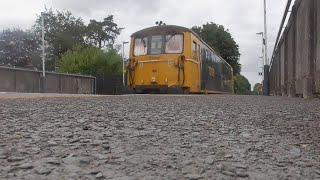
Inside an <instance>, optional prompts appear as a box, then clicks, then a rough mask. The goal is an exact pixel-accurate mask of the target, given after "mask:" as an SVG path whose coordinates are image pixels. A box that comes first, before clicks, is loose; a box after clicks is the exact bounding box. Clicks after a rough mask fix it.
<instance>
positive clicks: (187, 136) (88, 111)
mask: <svg viewBox="0 0 320 180" xmlns="http://www.w3.org/2000/svg"><path fill="white" fill-rule="evenodd" d="M0 121H1V123H0V130H1V131H0V179H118V180H134V179H152V180H157V179H190V180H197V179H320V101H319V100H318V99H315V100H303V99H289V98H280V97H262V96H261V97H259V96H227V95H215V96H204V95H203V96H199V95H194V96H170V95H168V96H167V95H129V96H103V97H96V96H95V97H88V96H87V97H69V98H67V97H60V98H59V97H55V98H49V97H45V98H27V99H19V98H15V99H10V98H5V99H4V98H2V99H1V98H0Z"/></svg>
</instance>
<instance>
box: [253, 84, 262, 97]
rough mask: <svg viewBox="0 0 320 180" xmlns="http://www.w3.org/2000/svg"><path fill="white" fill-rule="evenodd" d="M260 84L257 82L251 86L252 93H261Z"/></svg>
mask: <svg viewBox="0 0 320 180" xmlns="http://www.w3.org/2000/svg"><path fill="white" fill-rule="evenodd" d="M262 89H263V88H262V84H260V83H257V84H255V85H254V87H253V94H254V95H262V93H263V91H262Z"/></svg>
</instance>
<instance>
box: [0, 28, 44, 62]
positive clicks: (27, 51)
mask: <svg viewBox="0 0 320 180" xmlns="http://www.w3.org/2000/svg"><path fill="white" fill-rule="evenodd" d="M39 52H40V46H39V41H38V40H37V38H36V36H35V34H34V33H33V32H30V31H23V30H21V29H5V30H3V31H2V32H0V65H9V66H20V67H25V66H27V65H31V64H32V63H34V64H36V65H38V66H40V64H39V63H36V62H37V60H39V59H40V55H39ZM31 59H32V60H33V62H31Z"/></svg>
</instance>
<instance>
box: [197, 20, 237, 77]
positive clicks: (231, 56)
mask: <svg viewBox="0 0 320 180" xmlns="http://www.w3.org/2000/svg"><path fill="white" fill-rule="evenodd" d="M192 30H193V31H194V32H195V33H197V34H198V35H199V36H200V37H201V38H202V39H203V40H204V41H206V42H207V43H208V45H209V46H211V47H212V48H213V49H214V50H216V51H217V52H218V53H219V54H220V55H221V57H222V58H224V59H225V60H226V61H227V62H228V63H229V64H230V65H231V66H232V68H233V73H234V75H239V74H240V71H241V64H240V63H239V60H240V52H239V45H238V44H237V43H236V42H235V40H234V39H233V37H232V36H231V34H230V32H229V30H226V29H225V28H224V27H223V26H222V25H217V24H215V23H213V22H211V23H207V24H204V25H203V26H202V27H201V26H194V27H193V28H192Z"/></svg>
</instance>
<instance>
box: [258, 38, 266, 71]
mask: <svg viewBox="0 0 320 180" xmlns="http://www.w3.org/2000/svg"><path fill="white" fill-rule="evenodd" d="M256 34H257V35H260V36H261V37H262V57H259V58H260V59H262V64H263V63H264V60H265V53H264V48H265V47H264V37H263V32H259V33H256ZM262 71H263V68H262ZM261 74H263V73H260V72H259V76H262V75H261Z"/></svg>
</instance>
